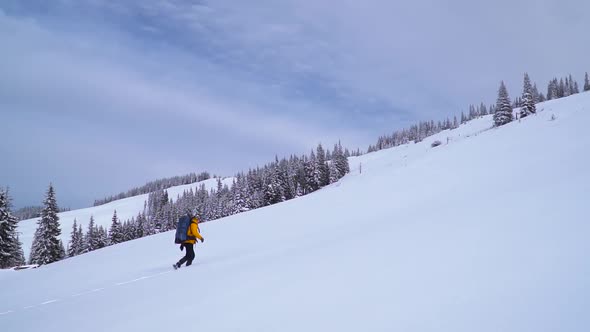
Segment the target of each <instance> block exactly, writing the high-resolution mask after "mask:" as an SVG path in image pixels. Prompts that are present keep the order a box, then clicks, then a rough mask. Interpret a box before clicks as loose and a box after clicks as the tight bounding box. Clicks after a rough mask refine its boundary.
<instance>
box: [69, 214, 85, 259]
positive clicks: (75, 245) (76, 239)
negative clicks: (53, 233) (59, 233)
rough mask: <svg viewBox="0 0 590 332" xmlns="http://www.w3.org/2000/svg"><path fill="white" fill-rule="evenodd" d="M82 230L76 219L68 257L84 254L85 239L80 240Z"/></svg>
mask: <svg viewBox="0 0 590 332" xmlns="http://www.w3.org/2000/svg"><path fill="white" fill-rule="evenodd" d="M80 235H81V234H80V228H79V227H78V222H77V220H76V219H74V225H72V233H71V234H70V242H69V243H68V257H74V256H77V255H80V254H81V253H82V252H83V241H84V240H83V239H82V238H80Z"/></svg>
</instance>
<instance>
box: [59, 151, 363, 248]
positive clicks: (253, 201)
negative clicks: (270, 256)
mask: <svg viewBox="0 0 590 332" xmlns="http://www.w3.org/2000/svg"><path fill="white" fill-rule="evenodd" d="M359 154H360V151H358V150H357V151H356V152H354V153H352V154H351V153H350V152H349V151H348V150H347V149H343V148H342V145H341V144H340V143H338V144H335V145H334V148H333V149H332V150H331V151H330V150H328V151H326V150H324V147H323V146H322V145H321V144H319V145H318V146H317V148H316V149H315V150H313V151H311V152H310V153H309V155H303V156H291V157H289V159H286V158H283V159H280V160H279V159H278V157H275V160H274V161H273V162H271V163H269V164H267V165H264V166H263V167H258V168H256V169H250V170H249V171H248V172H247V173H238V174H237V175H236V176H235V179H234V181H233V183H232V184H231V186H228V185H227V184H223V182H222V180H221V178H217V186H216V188H213V189H211V190H207V189H206V188H205V185H204V184H202V185H201V186H199V188H197V189H196V190H192V189H190V190H188V191H185V192H184V193H183V194H182V195H179V196H178V197H177V198H176V200H175V201H173V200H172V199H171V198H169V197H168V192H167V191H166V190H165V189H158V190H155V191H153V192H151V193H150V194H149V195H148V200H147V202H145V205H144V211H142V212H141V213H139V214H138V215H137V216H136V217H134V218H131V219H130V220H127V221H125V222H123V223H121V221H120V220H119V218H118V217H117V212H116V211H115V212H114V214H113V218H112V223H111V227H110V229H109V231H108V232H107V231H106V230H105V229H104V228H103V227H97V226H96V225H95V223H94V219H93V218H92V217H91V219H90V222H89V225H88V230H87V232H86V234H85V235H84V234H83V232H82V227H81V226H77V225H76V223H74V226H73V228H72V233H71V238H70V242H69V244H68V256H69V257H72V256H76V255H79V254H82V253H86V252H89V251H92V250H96V249H100V248H103V247H105V246H109V245H113V244H117V243H121V242H125V241H129V240H133V239H137V238H141V237H144V236H149V235H153V234H157V233H160V232H166V231H170V230H174V229H176V225H177V222H178V219H179V218H180V216H182V215H185V214H187V213H191V214H195V215H198V216H199V218H200V219H201V221H209V220H215V219H219V218H223V217H227V216H230V215H234V214H237V213H241V212H245V211H249V210H253V209H257V208H260V207H264V206H268V205H272V204H276V203H280V202H283V201H287V200H290V199H293V198H296V197H299V196H303V195H306V194H309V193H311V192H313V191H316V190H318V189H320V188H322V187H324V186H327V185H329V184H331V183H334V182H336V181H338V180H339V179H340V178H342V177H343V176H344V175H345V174H346V173H348V172H350V166H349V164H348V157H349V156H351V155H359Z"/></svg>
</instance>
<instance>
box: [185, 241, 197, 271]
mask: <svg viewBox="0 0 590 332" xmlns="http://www.w3.org/2000/svg"><path fill="white" fill-rule="evenodd" d="M185 248H186V258H187V262H186V266H190V265H191V264H192V263H193V259H195V248H194V245H192V244H187V245H185Z"/></svg>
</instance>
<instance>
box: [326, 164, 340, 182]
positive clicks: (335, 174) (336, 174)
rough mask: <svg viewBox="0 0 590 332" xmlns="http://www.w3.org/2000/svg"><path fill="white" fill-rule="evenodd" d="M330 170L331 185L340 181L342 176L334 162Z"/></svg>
mask: <svg viewBox="0 0 590 332" xmlns="http://www.w3.org/2000/svg"><path fill="white" fill-rule="evenodd" d="M329 170H330V183H334V182H337V181H338V179H340V178H341V176H340V173H339V172H338V168H336V163H335V162H334V160H332V161H331V162H330V166H329Z"/></svg>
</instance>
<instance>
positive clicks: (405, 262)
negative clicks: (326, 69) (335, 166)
mask: <svg viewBox="0 0 590 332" xmlns="http://www.w3.org/2000/svg"><path fill="white" fill-rule="evenodd" d="M538 109H539V110H541V109H543V111H542V112H540V113H539V114H538V115H536V116H531V117H529V118H526V119H523V120H522V121H521V122H518V121H516V122H513V123H511V124H508V125H506V126H503V127H501V128H494V129H489V127H490V126H491V122H492V120H491V117H489V116H488V117H484V118H481V119H478V120H474V121H471V122H469V123H468V124H466V125H463V126H461V127H460V128H458V129H457V130H453V131H446V132H442V133H439V134H437V135H436V136H434V137H430V138H428V139H426V140H425V141H424V142H421V143H418V144H411V145H406V146H402V147H398V148H393V149H388V150H383V151H379V152H376V153H371V154H367V155H364V156H361V157H357V158H351V166H352V169H353V171H352V172H351V174H349V175H347V176H346V177H344V178H343V179H342V180H341V181H340V182H338V183H336V184H333V185H331V186H329V187H327V188H325V189H323V190H320V191H318V192H315V193H313V194H310V195H307V196H304V197H301V198H298V199H295V200H291V201H288V202H285V203H281V204H278V205H274V206H270V207H266V208H263V209H258V210H254V211H250V212H248V213H243V214H239V215H235V216H231V217H228V218H224V219H221V220H218V221H213V222H209V223H205V224H203V225H202V226H201V230H202V234H203V236H204V237H205V243H203V244H198V245H197V248H196V253H197V259H196V264H195V265H194V266H191V267H189V268H184V267H183V268H181V269H180V270H178V271H173V270H172V267H171V265H172V263H174V262H175V261H177V260H178V259H179V258H180V256H181V255H182V253H181V252H180V251H179V250H178V246H176V245H174V244H173V237H174V234H173V232H168V233H162V234H158V235H155V236H152V237H148V238H143V239H139V240H135V241H130V242H126V243H123V244H120V245H116V246H111V247H107V248H104V249H101V250H97V251H94V252H91V253H89V254H86V255H81V256H77V257H74V258H71V259H67V260H64V261H61V262H57V263H54V264H50V265H47V266H42V267H40V268H38V269H32V270H23V271H11V272H7V273H0V284H1V285H2V291H1V293H0V331H78V330H80V329H83V330H84V331H85V332H92V331H124V332H128V331H167V330H170V329H182V330H188V331H197V330H198V331H355V332H358V331H404V332H407V331H453V332H458V331H466V332H467V331H469V332H472V331H519V332H520V331H589V330H590V278H589V277H588V276H589V275H590V260H589V259H588V253H589V252H590V241H588V234H590V223H589V222H588V215H589V212H590V206H589V204H588V194H589V188H590V172H589V171H588V169H589V162H590V157H589V155H588V149H589V148H590V132H589V131H588V130H587V128H586V127H587V124H588V123H590V93H584V94H578V95H574V96H572V97H569V98H564V99H560V100H557V101H550V102H546V103H544V104H539V105H538ZM552 115H555V117H556V119H555V120H554V121H551V116H552ZM486 129H489V130H486ZM468 136H469V137H468ZM447 137H449V138H450V139H449V144H446V138H447ZM437 139H438V140H441V141H442V142H443V145H441V146H439V147H436V148H431V147H430V143H431V142H432V141H433V140H437ZM360 164H362V173H360V172H359V165H360Z"/></svg>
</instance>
